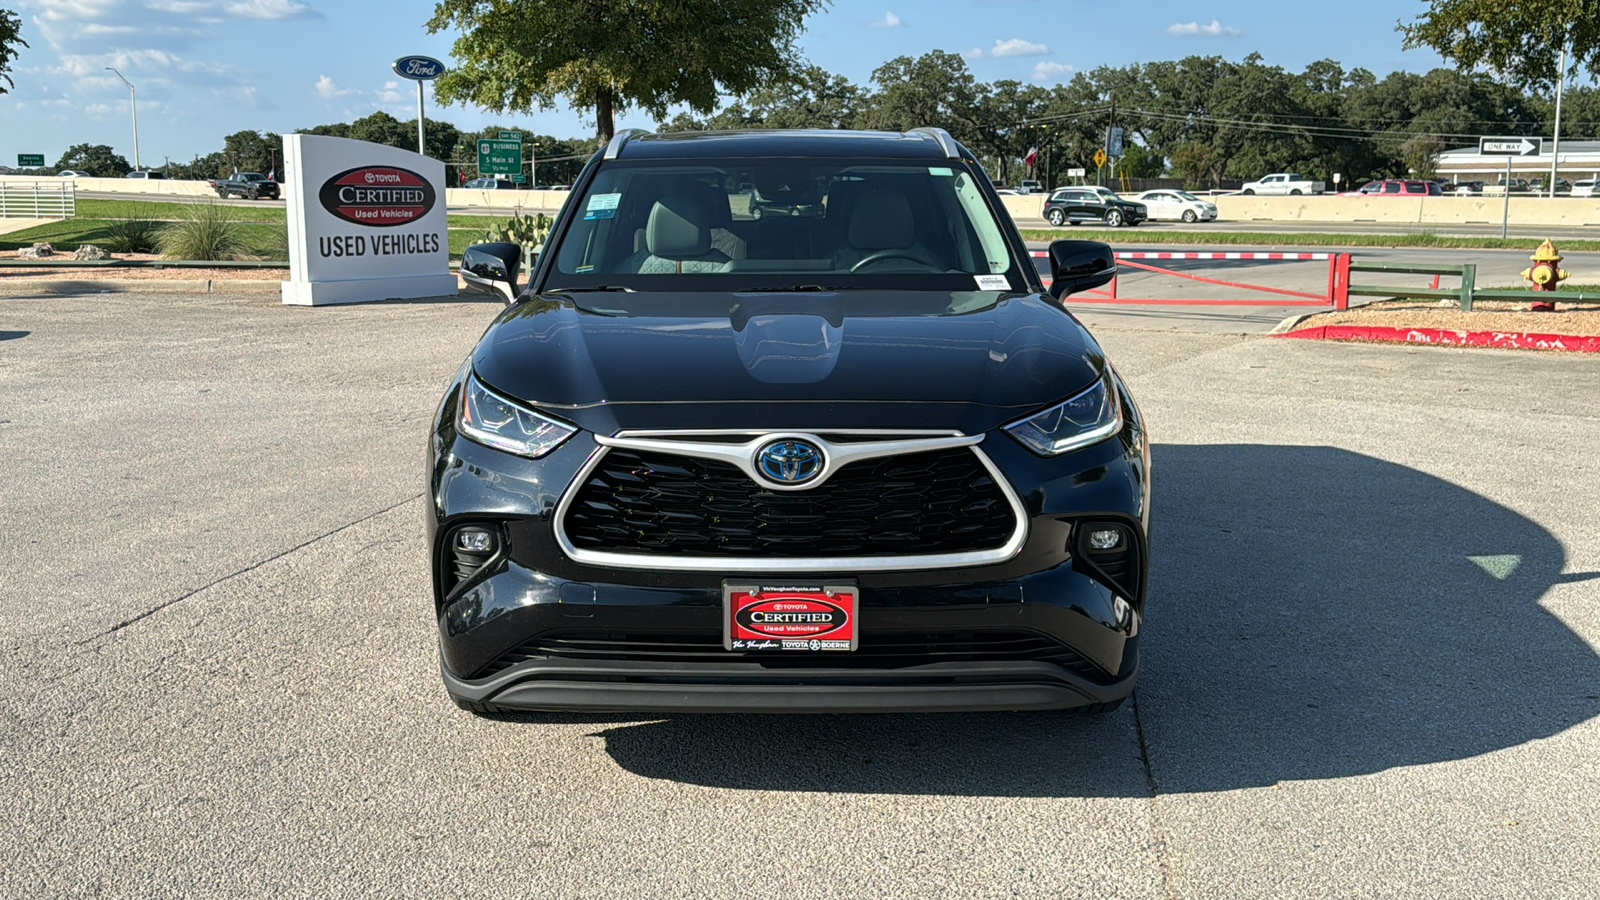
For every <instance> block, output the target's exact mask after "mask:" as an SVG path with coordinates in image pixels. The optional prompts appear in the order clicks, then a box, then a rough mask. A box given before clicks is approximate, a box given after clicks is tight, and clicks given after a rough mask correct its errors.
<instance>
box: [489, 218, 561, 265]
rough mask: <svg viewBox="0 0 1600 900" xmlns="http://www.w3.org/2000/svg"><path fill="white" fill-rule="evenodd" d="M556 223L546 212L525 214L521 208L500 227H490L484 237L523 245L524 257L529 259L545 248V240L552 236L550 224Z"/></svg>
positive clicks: (525, 259)
mask: <svg viewBox="0 0 1600 900" xmlns="http://www.w3.org/2000/svg"><path fill="white" fill-rule="evenodd" d="M554 224H555V220H554V219H552V218H550V217H549V216H547V215H545V214H544V213H534V214H533V215H531V216H525V215H523V214H522V212H521V211H520V210H519V211H518V212H516V213H514V214H513V215H512V216H511V218H509V219H507V220H505V222H503V223H501V224H500V226H499V227H496V228H490V229H489V231H488V232H487V233H486V234H485V235H484V237H485V238H487V239H488V240H491V241H508V242H510V243H513V244H520V245H522V258H523V260H524V261H527V260H531V259H533V257H534V256H536V255H538V253H539V251H541V250H543V249H544V240H545V238H547V237H549V236H550V226H551V225H554Z"/></svg>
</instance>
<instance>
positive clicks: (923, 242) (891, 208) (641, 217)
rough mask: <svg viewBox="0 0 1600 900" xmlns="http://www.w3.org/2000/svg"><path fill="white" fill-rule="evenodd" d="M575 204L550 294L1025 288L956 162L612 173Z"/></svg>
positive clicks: (733, 164) (675, 165) (623, 167)
mask: <svg viewBox="0 0 1600 900" xmlns="http://www.w3.org/2000/svg"><path fill="white" fill-rule="evenodd" d="M950 162H952V163H957V161H955V160H951V161H950ZM575 202H576V204H577V205H576V206H575V207H574V213H575V215H574V218H573V220H572V222H571V224H570V225H569V227H568V228H567V231H566V233H565V234H564V235H563V236H562V237H561V239H560V243H559V245H558V246H557V247H556V248H555V260H554V263H555V264H554V266H553V267H552V269H551V270H550V273H549V275H548V276H547V282H546V286H545V287H544V289H545V290H565V289H583V288H590V289H597V288H600V287H605V288H610V289H619V288H621V289H640V290H683V289H708V290H716V289H722V290H760V289H764V288H770V289H775V290H783V289H793V288H814V289H815V288H824V289H845V290H848V289H852V288H863V289H864V288H886V287H895V288H903V289H912V290H930V289H941V290H964V291H971V290H1023V289H1026V282H1025V280H1024V278H1023V277H1022V274H1021V271H1020V270H1019V268H1018V267H1017V265H1016V263H1015V261H1014V260H1013V259H1012V254H1011V252H1010V249H1009V246H1008V244H1007V242H1006V240H1005V236H1004V232H1003V231H1002V230H1001V227H1000V225H999V223H998V222H997V221H996V219H995V216H994V213H993V212H992V211H991V210H990V209H989V205H988V203H987V202H986V200H985V198H984V194H983V192H982V191H981V190H980V188H979V186H978V184H977V182H976V181H975V179H974V176H973V175H972V174H971V173H969V172H968V171H966V170H965V169H964V168H962V167H961V164H960V163H957V165H955V166H951V165H935V166H929V165H927V164H926V163H925V162H924V163H922V164H913V163H912V161H907V160H837V159H832V160H827V161H826V162H825V163H819V161H818V160H815V159H737V160H715V159H712V160H706V159H696V160H681V161H680V160H673V161H640V162H636V163H630V162H617V163H611V164H608V165H606V166H605V167H603V168H602V169H601V170H600V172H599V173H598V174H597V175H596V177H595V180H594V183H593V184H591V185H590V186H589V188H588V191H587V193H585V194H584V195H583V196H582V197H581V198H577V199H576V200H575Z"/></svg>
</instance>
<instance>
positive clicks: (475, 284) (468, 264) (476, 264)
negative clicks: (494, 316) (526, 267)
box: [461, 241, 522, 303]
mask: <svg viewBox="0 0 1600 900" xmlns="http://www.w3.org/2000/svg"><path fill="white" fill-rule="evenodd" d="M521 263H522V247H520V246H518V245H517V244H513V243H510V242H507V241H495V242H493V243H489V244H473V245H472V246H470V247H468V248H467V252H465V253H463V254H462V255H461V279H462V280H463V281H465V282H466V283H467V286H468V287H470V288H472V289H473V290H475V291H482V292H483V293H485V294H493V295H494V296H497V297H499V298H501V299H502V300H504V301H506V302H507V303H515V302H516V301H517V268H518V267H519V266H520V265H521Z"/></svg>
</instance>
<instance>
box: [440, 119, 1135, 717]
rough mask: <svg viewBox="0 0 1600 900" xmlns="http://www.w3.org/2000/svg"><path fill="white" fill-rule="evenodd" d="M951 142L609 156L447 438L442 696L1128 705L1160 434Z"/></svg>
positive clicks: (810, 142)
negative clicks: (1152, 441) (1152, 445)
mask: <svg viewBox="0 0 1600 900" xmlns="http://www.w3.org/2000/svg"><path fill="white" fill-rule="evenodd" d="M1050 256H1051V272H1052V276H1053V277H1052V281H1051V283H1050V286H1049V289H1048V290H1047V289H1046V287H1045V284H1044V283H1042V282H1041V279H1040V275H1039V273H1038V272H1037V271H1036V270H1035V268H1034V266H1033V264H1032V259H1031V257H1030V255H1029V252H1028V248H1027V246H1026V245H1024V244H1023V242H1022V239H1021V237H1020V236H1019V234H1018V233H1017V230H1016V228H1015V226H1013V225H1012V223H1011V219H1010V217H1009V216H1007V215H1006V213H1005V210H1004V207H1003V206H1002V205H1001V203H1000V199H999V197H997V196H996V195H995V192H994V188H993V187H992V186H991V185H990V183H989V180H988V178H987V177H986V176H985V175H984V171H983V167H982V165H981V164H980V163H979V162H978V160H977V159H976V158H975V157H974V156H973V154H972V153H971V151H969V150H967V149H966V148H965V147H962V146H961V145H960V144H958V143H957V142H956V141H955V140H953V139H952V138H951V136H950V135H949V134H947V133H945V132H944V131H942V130H937V129H923V130H919V131H914V132H910V133H903V134H900V133H874V132H841V131H796V132H783V131H772V132H721V133H719V132H703V133H694V134H678V135H634V134H631V133H627V132H624V133H622V134H619V135H617V137H616V138H615V139H613V140H612V141H611V142H610V143H609V144H608V145H607V146H606V147H605V149H604V150H602V151H601V152H599V153H597V154H596V155H595V157H594V158H593V159H591V160H590V162H589V164H588V165H587V167H586V168H585V169H584V171H583V173H582V175H581V176H580V178H579V180H578V183H577V184H576V185H574V190H573V194H572V197H571V199H570V200H569V202H568V203H567V204H566V205H565V206H564V207H563V209H562V211H561V213H560V214H559V216H558V217H557V221H556V223H555V225H554V227H553V229H552V231H551V233H550V235H549V238H548V239H547V241H546V242H545V244H544V252H543V253H541V254H540V255H539V256H538V258H537V259H536V260H529V261H527V262H528V263H529V265H530V266H531V268H532V273H531V275H530V277H529V278H528V281H527V284H526V286H525V287H522V286H519V284H518V271H519V268H520V267H521V266H522V264H523V262H524V260H522V258H521V256H520V250H519V247H518V245H516V244H504V243H501V244H479V245H474V246H473V247H470V248H468V249H467V251H466V253H465V255H464V257H463V260H462V266H461V271H462V275H463V277H464V278H465V279H466V280H467V281H468V282H469V283H471V284H473V285H475V286H477V287H479V288H482V289H484V290H486V291H489V292H492V293H495V294H497V295H498V296H501V297H504V298H505V299H507V300H508V301H510V304H509V306H508V308H507V309H506V310H505V311H504V312H503V313H501V314H500V316H499V317H498V318H497V319H496V320H495V321H494V322H493V323H492V324H491V325H490V326H489V328H488V330H487V331H486V332H485V333H484V335H483V337H482V338H481V339H480V340H479V341H478V344H477V346H476V347H475V348H474V349H473V350H472V353H471V354H470V356H469V357H468V358H467V359H466V360H465V362H463V363H462V365H461V367H460V369H459V371H457V372H456V374H455V376H454V378H453V379H452V380H451V381H450V384H449V387H448V388H447V389H446V391H445V392H444V396H443V398H442V399H441V401H440V404H439V408H438V413H437V416H436V418H435V420H434V422H433V426H432V430H431V433H430V435H429V453H428V468H427V474H426V490H427V494H428V498H429V502H428V504H427V520H426V524H427V536H428V546H429V552H430V555H431V557H432V561H433V596H432V602H433V606H434V612H435V615H436V618H437V622H438V637H439V646H440V655H441V662H442V668H443V677H444V682H445V685H446V687H447V689H448V691H449V693H450V695H451V696H452V697H453V698H454V700H455V701H456V703H458V704H459V705H461V706H463V707H464V708H467V709H472V710H475V711H478V712H495V711H499V710H510V709H534V710H548V709H587V710H630V709H655V710H673V711H696V710H698V711H742V712H785V711H797V712H822V711H894V710H899V711H925V710H967V709H1064V708H1078V709H1086V710H1106V709H1110V708H1112V707H1115V706H1116V705H1117V704H1119V703H1121V702H1122V700H1123V698H1125V697H1126V696H1127V695H1128V694H1129V693H1130V692H1131V691H1132V690H1133V685H1134V679H1135V677H1136V675H1137V672H1138V668H1139V652H1138V650H1139V631H1140V624H1141V618H1142V616H1143V612H1144V602H1145V600H1144V598H1145V573H1146V570H1147V556H1148V554H1147V550H1146V541H1145V533H1146V527H1147V525H1148V515H1149V491H1150V479H1149V439H1148V437H1147V436H1146V434H1145V429H1144V423H1143V420H1142V418H1141V416H1140V413H1139V409H1138V407H1137V406H1136V405H1135V404H1134V402H1133V398H1132V396H1131V395H1130V394H1129V392H1128V387H1127V385H1126V384H1125V383H1124V382H1123V380H1122V378H1121V377H1120V376H1119V375H1118V374H1117V371H1116V369H1115V368H1113V367H1112V365H1111V363H1110V361H1109V360H1108V359H1107V358H1106V355H1105V353H1104V351H1102V350H1101V348H1100V346H1099V345H1098V344H1097V343H1096V342H1095V340H1094V338H1093V337H1092V336H1091V335H1090V334H1089V332H1088V331H1087V330H1085V329H1084V327H1083V325H1081V324H1080V323H1079V322H1078V320H1077V319H1075V318H1074V317H1073V315H1072V314H1071V313H1070V312H1069V311H1067V310H1066V309H1065V308H1063V306H1062V298H1063V297H1065V296H1067V295H1069V294H1071V293H1073V292H1074V291H1079V290H1085V289H1088V288H1091V287H1097V286H1099V285H1102V284H1105V283H1106V282H1108V281H1110V279H1111V278H1112V277H1113V276H1114V275H1115V273H1116V264H1115V261H1114V260H1113V257H1112V254H1111V250H1110V248H1109V247H1107V246H1106V245H1105V244H1101V243H1096V242H1092V241H1057V242H1056V243H1054V244H1053V245H1051V247H1050Z"/></svg>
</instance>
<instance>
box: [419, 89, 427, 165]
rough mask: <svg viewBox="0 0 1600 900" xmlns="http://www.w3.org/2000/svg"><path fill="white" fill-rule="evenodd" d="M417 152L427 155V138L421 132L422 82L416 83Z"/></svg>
mask: <svg viewBox="0 0 1600 900" xmlns="http://www.w3.org/2000/svg"><path fill="white" fill-rule="evenodd" d="M417 152H418V153H419V154H421V155H423V156H427V155H428V144H427V137H426V135H425V134H424V133H423V130H422V82H421V81H418V82H417Z"/></svg>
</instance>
